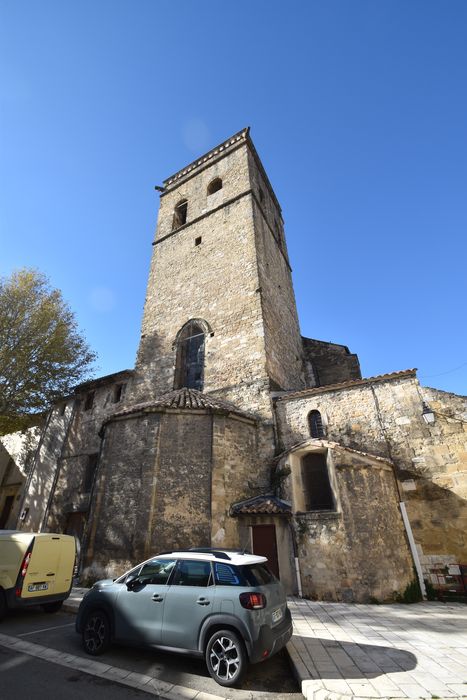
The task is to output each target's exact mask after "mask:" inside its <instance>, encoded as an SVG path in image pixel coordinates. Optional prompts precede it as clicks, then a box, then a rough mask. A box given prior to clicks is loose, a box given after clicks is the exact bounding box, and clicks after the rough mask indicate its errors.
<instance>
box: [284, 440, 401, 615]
mask: <svg viewBox="0 0 467 700" xmlns="http://www.w3.org/2000/svg"><path fill="white" fill-rule="evenodd" d="M332 460H333V464H334V473H335V484H334V488H335V495H336V498H337V500H338V507H337V508H336V512H329V511H326V512H319V511H315V512H309V513H302V514H297V515H296V523H297V526H296V529H297V539H298V551H299V558H300V571H301V578H302V587H303V592H304V594H305V595H307V596H310V597H311V598H318V599H320V600H344V601H347V602H368V600H370V599H371V598H375V599H377V600H379V601H383V600H393V594H394V592H398V593H401V592H403V591H404V589H405V587H406V586H407V584H408V583H409V582H410V581H411V580H412V579H413V567H412V560H411V556H410V552H409V548H408V544H407V540H406V537H405V533H404V527H403V523H402V519H401V515H400V512H399V509H398V499H397V491H396V484H395V479H394V475H393V472H392V469H391V467H389V466H385V465H384V464H383V465H382V464H378V463H377V462H371V461H369V460H365V459H362V458H360V457H359V456H358V455H352V454H350V453H348V452H346V451H344V450H342V451H340V450H338V449H337V450H333V451H332ZM298 466H299V463H298V462H297V464H296V468H298ZM289 483H290V482H289ZM289 489H290V487H289ZM289 497H291V498H293V497H292V494H291V492H290V490H289Z"/></svg>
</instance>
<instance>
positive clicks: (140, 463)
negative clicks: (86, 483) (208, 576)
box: [84, 413, 161, 577]
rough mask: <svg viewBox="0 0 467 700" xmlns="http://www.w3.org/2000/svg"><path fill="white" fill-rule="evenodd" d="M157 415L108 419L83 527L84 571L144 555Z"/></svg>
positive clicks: (121, 567)
mask: <svg viewBox="0 0 467 700" xmlns="http://www.w3.org/2000/svg"><path fill="white" fill-rule="evenodd" d="M160 415H161V414H158V413H149V414H145V415H142V416H141V415H140V416H137V417H134V416H131V417H128V418H127V419H126V420H117V421H113V422H111V423H109V424H108V425H107V426H106V429H105V436H104V444H103V447H102V454H101V461H100V464H99V467H98V472H97V477H96V481H95V485H94V490H93V502H92V505H91V510H90V516H89V520H88V528H87V531H86V532H85V547H84V549H85V551H86V560H85V565H86V568H85V570H84V575H85V576H86V575H87V573H88V571H89V567H92V571H91V575H93V576H94V577H100V576H107V575H108V576H116V575H118V574H119V573H122V572H123V571H125V569H126V568H130V567H131V566H132V565H133V564H134V563H135V562H137V561H141V560H143V559H145V558H146V556H149V554H147V552H149V549H150V544H151V539H150V538H151V534H152V533H151V532H150V530H149V528H148V522H150V514H151V513H152V512H153V504H152V498H153V493H154V489H155V487H156V486H157V484H156V483H155V480H156V477H155V463H156V456H157V448H158V443H159V429H160Z"/></svg>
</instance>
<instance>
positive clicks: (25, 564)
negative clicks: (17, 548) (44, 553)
mask: <svg viewBox="0 0 467 700" xmlns="http://www.w3.org/2000/svg"><path fill="white" fill-rule="evenodd" d="M30 561H31V552H28V553H27V554H26V556H25V557H24V559H23V563H22V564H21V576H22V577H23V578H24V577H25V576H26V572H27V570H28V566H29V562H30Z"/></svg>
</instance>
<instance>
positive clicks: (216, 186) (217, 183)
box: [208, 177, 222, 194]
mask: <svg viewBox="0 0 467 700" xmlns="http://www.w3.org/2000/svg"><path fill="white" fill-rule="evenodd" d="M221 189H222V180H221V179H220V177H216V178H214V180H211V182H210V183H209V185H208V194H214V192H218V191H219V190H221Z"/></svg>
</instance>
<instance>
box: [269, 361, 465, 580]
mask: <svg viewBox="0 0 467 700" xmlns="http://www.w3.org/2000/svg"><path fill="white" fill-rule="evenodd" d="M315 392H316V393H315ZM423 401H426V402H427V403H428V404H429V405H430V406H431V404H433V408H435V410H436V408H437V407H438V409H439V411H438V412H437V413H436V414H435V422H434V423H433V424H431V425H427V424H426V423H425V421H424V420H423V418H422V410H423ZM464 405H465V404H464V399H463V398H462V397H456V396H453V395H449V394H446V393H445V392H438V391H436V390H433V389H426V388H423V387H420V386H419V384H418V381H417V379H416V378H415V376H413V374H412V375H411V374H409V375H406V376H405V377H402V378H398V377H395V378H392V379H387V380H385V381H375V382H371V381H368V382H365V383H364V384H360V385H356V386H354V387H352V386H348V387H345V388H342V389H335V390H332V391H325V390H323V391H322V392H320V391H316V390H315V391H314V392H311V393H310V394H309V395H308V396H303V395H302V397H297V398H296V399H290V400H279V401H277V412H278V422H279V425H280V428H279V430H280V436H281V440H282V443H283V445H284V446H285V447H287V446H291V445H293V444H296V443H298V442H300V441H302V440H305V439H308V438H309V431H308V423H307V416H308V413H309V412H310V411H311V410H318V411H320V412H321V415H322V418H323V423H324V424H325V429H326V437H327V438H328V439H329V440H332V441H336V442H338V443H340V444H342V445H346V446H349V447H352V448H355V449H357V450H362V451H365V452H368V453H371V454H375V455H379V456H382V457H386V458H389V459H391V460H392V461H393V462H394V464H395V466H396V472H397V476H398V480H399V485H400V494H401V495H400V498H401V500H403V501H405V502H406V507H407V512H408V515H409V520H410V523H411V526H412V530H413V534H414V537H415V541H416V543H417V545H418V548H419V552H420V554H421V556H422V564H424V565H425V564H426V573H429V572H428V568H429V567H428V564H431V563H433V560H432V559H430V558H429V557H432V556H434V557H435V559H436V561H438V560H439V561H448V560H449V561H451V562H452V563H457V564H463V563H467V501H466V472H467V454H466V423H465V422H462V415H464V414H463V411H464V410H465V408H463V407H464ZM455 416H457V418H456V417H455ZM423 557H428V559H426V560H425V561H424V560H423ZM443 557H444V558H445V559H442V558H443ZM427 567H428V568H427Z"/></svg>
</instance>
